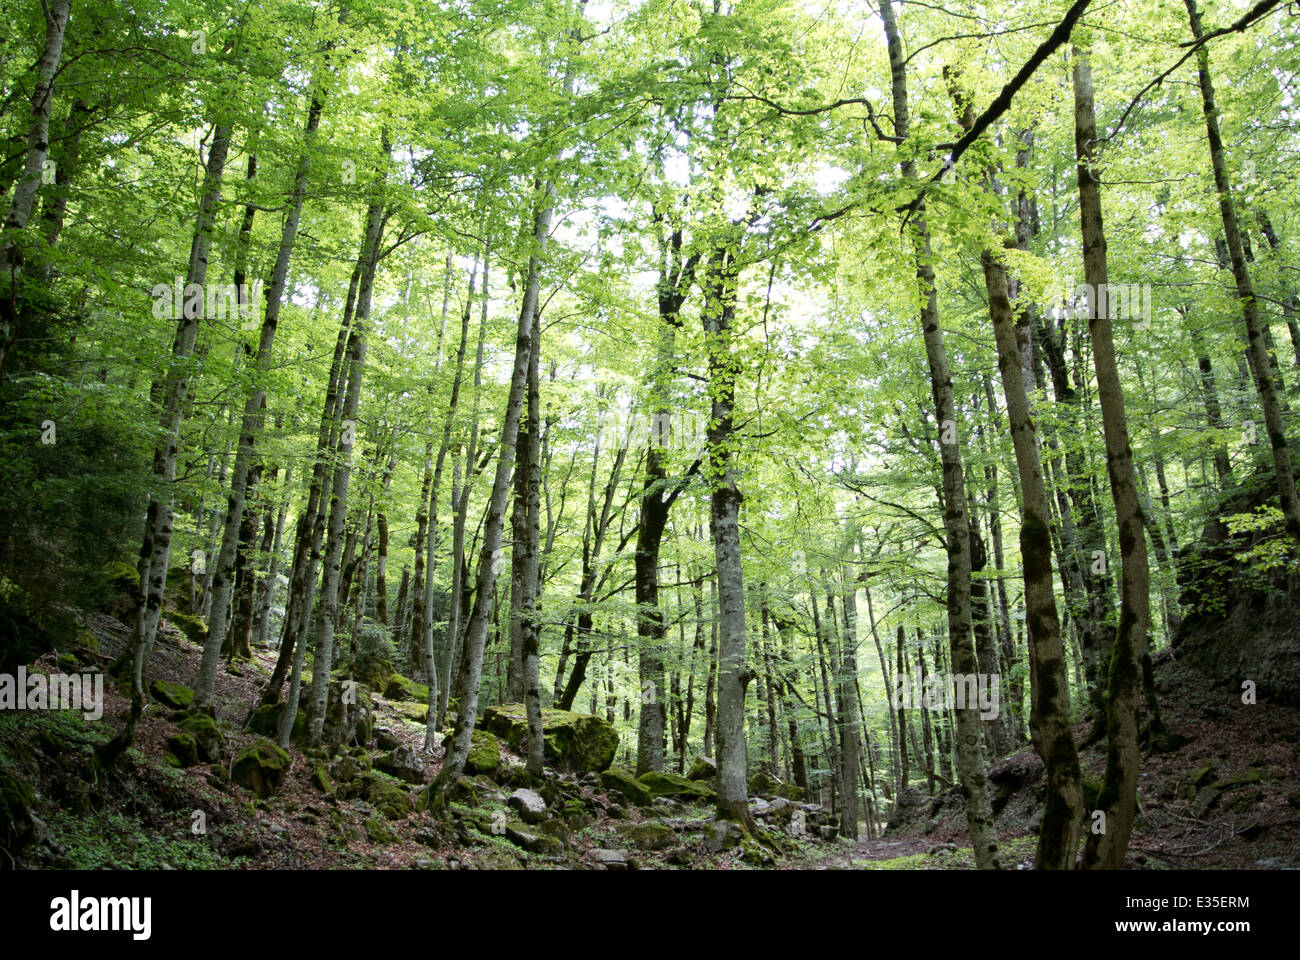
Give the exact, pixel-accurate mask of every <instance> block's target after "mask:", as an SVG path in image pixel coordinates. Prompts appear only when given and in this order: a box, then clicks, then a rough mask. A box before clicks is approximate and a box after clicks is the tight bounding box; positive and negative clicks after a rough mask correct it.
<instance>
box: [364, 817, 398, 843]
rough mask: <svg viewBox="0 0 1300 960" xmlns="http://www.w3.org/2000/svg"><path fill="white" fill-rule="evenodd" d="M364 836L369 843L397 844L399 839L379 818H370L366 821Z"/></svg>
mask: <svg viewBox="0 0 1300 960" xmlns="http://www.w3.org/2000/svg"><path fill="white" fill-rule="evenodd" d="M366 836H367V837H369V838H370V842H371V843H397V841H398V839H399V838H398V836H397V834H396V832H394V831H393V829H392V827H390V826H389V825H388V824H386V823H384V821H383V820H381V819H380V818H379V817H371V818H370V819H368V820H367V821H366Z"/></svg>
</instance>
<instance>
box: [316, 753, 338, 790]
mask: <svg viewBox="0 0 1300 960" xmlns="http://www.w3.org/2000/svg"><path fill="white" fill-rule="evenodd" d="M311 785H312V786H313V787H315V788H316V789H317V790H319V791H320V792H321V793H327V794H328V793H333V792H334V784H333V782H332V781H331V780H330V772H329V768H328V767H326V766H325V763H324V761H321V760H317V761H316V765H315V766H314V767H312V771H311Z"/></svg>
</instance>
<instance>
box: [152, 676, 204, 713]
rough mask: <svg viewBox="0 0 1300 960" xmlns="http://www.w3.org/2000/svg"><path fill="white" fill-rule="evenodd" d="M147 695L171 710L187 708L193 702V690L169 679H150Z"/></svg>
mask: <svg viewBox="0 0 1300 960" xmlns="http://www.w3.org/2000/svg"><path fill="white" fill-rule="evenodd" d="M149 696H151V697H153V698H154V699H155V700H157V701H158V702H159V703H161V704H162V705H163V706H167V707H171V708H172V709H173V710H187V709H189V706H190V704H191V703H193V702H194V691H193V690H191V689H190V688H189V687H187V686H185V685H184V684H181V683H172V682H171V681H170V680H151V681H150V682H149Z"/></svg>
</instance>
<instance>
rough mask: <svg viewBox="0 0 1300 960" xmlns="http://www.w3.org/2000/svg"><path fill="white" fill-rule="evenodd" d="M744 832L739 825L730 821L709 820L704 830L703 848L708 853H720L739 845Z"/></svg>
mask: <svg viewBox="0 0 1300 960" xmlns="http://www.w3.org/2000/svg"><path fill="white" fill-rule="evenodd" d="M743 836H744V832H743V831H742V830H741V829H740V824H738V823H735V822H734V821H731V820H710V821H709V823H708V824H707V825H706V826H705V828H704V847H705V849H706V850H708V851H709V852H710V853H721V852H722V851H723V850H730V849H731V848H732V847H735V846H737V845H739V843H740V841H741V838H742V837H743Z"/></svg>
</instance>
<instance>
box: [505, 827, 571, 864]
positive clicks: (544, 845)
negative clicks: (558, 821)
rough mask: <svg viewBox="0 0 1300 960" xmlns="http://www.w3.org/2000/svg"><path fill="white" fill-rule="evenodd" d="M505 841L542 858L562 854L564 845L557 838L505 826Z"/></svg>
mask: <svg viewBox="0 0 1300 960" xmlns="http://www.w3.org/2000/svg"><path fill="white" fill-rule="evenodd" d="M506 839H507V840H509V841H510V842H511V843H513V844H514V845H515V846H517V847H523V848H524V849H525V850H527V851H528V852H529V853H536V854H540V855H542V856H559V855H560V854H562V853H564V844H563V843H561V842H560V841H559V840H558V839H557V838H555V837H552V836H548V835H546V834H544V833H533V832H531V831H529V830H523V829H521V828H520V827H519V826H518V825H510V824H508V825H507V826H506Z"/></svg>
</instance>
